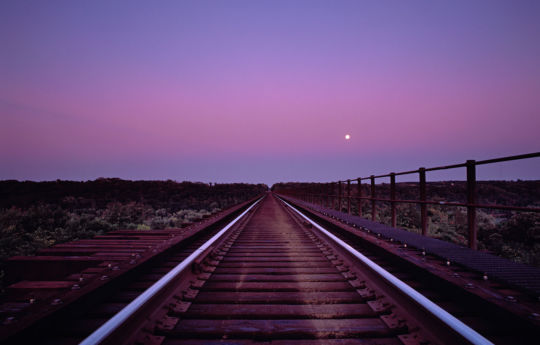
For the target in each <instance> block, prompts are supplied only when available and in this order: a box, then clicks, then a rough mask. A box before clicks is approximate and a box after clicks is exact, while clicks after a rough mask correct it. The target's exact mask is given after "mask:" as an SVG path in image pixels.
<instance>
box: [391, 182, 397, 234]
mask: <svg viewBox="0 0 540 345" xmlns="http://www.w3.org/2000/svg"><path fill="white" fill-rule="evenodd" d="M390 199H391V200H392V201H391V202H390V208H391V217H392V226H393V227H394V228H395V227H396V202H395V201H394V200H396V174H394V173H390Z"/></svg>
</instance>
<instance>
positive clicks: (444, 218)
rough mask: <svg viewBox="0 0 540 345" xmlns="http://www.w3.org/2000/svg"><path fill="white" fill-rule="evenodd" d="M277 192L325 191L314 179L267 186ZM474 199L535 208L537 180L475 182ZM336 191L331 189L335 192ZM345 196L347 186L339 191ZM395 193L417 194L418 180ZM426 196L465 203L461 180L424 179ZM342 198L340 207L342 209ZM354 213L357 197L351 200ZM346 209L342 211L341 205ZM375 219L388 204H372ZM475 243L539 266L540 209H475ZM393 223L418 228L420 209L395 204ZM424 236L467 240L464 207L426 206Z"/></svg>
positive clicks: (381, 189)
mask: <svg viewBox="0 0 540 345" xmlns="http://www.w3.org/2000/svg"><path fill="white" fill-rule="evenodd" d="M351 187H352V188H351V195H352V196H353V197H354V196H356V195H357V185H352V186H351ZM272 188H273V189H274V190H276V191H280V190H281V191H286V190H288V189H298V188H310V189H311V190H317V188H319V190H320V191H324V193H327V191H328V189H325V188H326V186H324V185H321V184H314V183H284V184H276V185H274V186H273V187H272ZM369 188H370V186H369V184H367V183H366V184H363V185H362V195H363V196H369V195H370V189H369ZM477 188H478V202H479V203H481V204H497V205H505V206H525V207H527V206H528V207H537V208H538V207H540V181H538V180H534V181H520V180H518V181H478V182H477ZM337 193H338V190H337V189H336V190H335V191H334V194H337ZM343 193H344V194H343V195H346V189H344V190H343ZM376 195H377V197H380V198H390V185H389V184H387V183H386V184H378V185H377V186H376ZM396 197H397V198H398V199H403V200H412V199H418V198H419V186H418V183H411V182H407V183H397V184H396ZM427 199H428V200H433V201H445V202H466V199H467V193H466V182H464V181H444V182H428V183H427ZM345 205H346V203H345V201H344V203H343V205H342V207H345ZM351 207H352V212H353V213H354V214H356V213H357V211H358V204H357V202H356V201H354V202H352V204H351ZM345 211H346V209H345ZM362 212H363V214H364V215H370V214H371V206H370V202H368V201H366V202H364V203H363V205H362ZM377 220H378V221H380V222H383V223H385V224H390V222H391V213H390V205H389V203H386V202H377ZM477 222H478V246H479V249H481V250H487V251H490V252H492V253H494V254H497V255H500V256H503V257H506V258H509V259H511V260H514V261H517V262H522V263H526V264H530V265H534V266H538V267H540V213H534V212H517V211H516V212H514V211H501V210H492V209H478V210H477ZM397 226H398V227H399V228H403V229H407V230H409V231H414V232H420V229H419V227H420V207H419V206H417V205H415V204H398V206H397ZM428 228H429V235H430V236H432V237H435V238H439V239H443V240H446V241H451V242H454V243H457V244H461V245H466V244H467V237H468V234H467V210H466V208H465V207H452V206H438V205H429V206H428Z"/></svg>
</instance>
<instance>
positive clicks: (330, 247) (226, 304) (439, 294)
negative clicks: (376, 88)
mask: <svg viewBox="0 0 540 345" xmlns="http://www.w3.org/2000/svg"><path fill="white" fill-rule="evenodd" d="M292 202H293V201H291V200H285V199H284V198H282V197H279V196H276V195H275V194H273V193H268V194H266V196H264V197H263V198H262V199H259V200H253V201H251V202H250V203H247V204H245V205H244V206H242V207H241V208H239V209H238V210H237V211H235V212H236V213H234V218H231V217H229V218H228V221H227V223H221V224H222V225H221V226H220V227H214V228H213V229H211V231H206V232H204V231H202V230H201V232H200V233H198V236H196V237H194V239H193V240H191V241H189V242H188V244H189V245H178V246H175V247H171V248H170V250H169V251H168V252H167V253H165V254H166V255H164V256H163V258H161V259H160V260H154V261H150V260H149V261H148V263H147V264H146V265H143V267H141V268H140V269H139V270H134V271H133V272H132V274H131V275H130V276H126V277H124V278H122V277H119V278H118V282H117V284H115V286H114V287H111V288H110V289H105V290H100V291H101V292H102V293H100V294H97V295H96V294H94V295H93V296H92V298H88V299H87V300H86V302H85V303H78V304H76V307H77V308H71V309H69V310H68V311H67V312H66V313H64V314H62V315H61V316H58V317H56V318H55V319H54V321H55V322H49V323H48V325H49V327H48V328H47V327H34V328H33V330H34V331H36V330H37V331H39V332H40V333H38V334H36V333H33V334H29V333H27V334H22V335H15V336H13V337H11V338H8V339H6V343H11V344H21V343H32V344H59V345H68V344H79V343H80V344H82V345H91V344H115V345H117V344H139V345H181V344H184V345H185V344H189V345H202V344H209V345H217V344H234V345H245V344H261V343H264V344H273V345H275V344H278V345H283V344H296V345H307V344H329V345H334V344H335V345H355V344H364V345H365V344H382V345H384V344H388V345H397V344H405V345H412V344H492V343H496V344H517V343H519V344H534V343H536V341H537V339H538V337H539V336H540V328H539V325H540V322H539V321H540V320H538V319H534V317H533V318H529V317H528V316H527V317H523V316H522V315H521V314H519V313H515V312H514V311H515V310H514V309H516V308H517V309H520V308H525V309H527V308H528V309H527V310H530V308H538V304H539V303H538V301H536V302H534V301H532V302H530V303H529V304H527V305H526V306H524V307H521V306H520V305H518V304H519V303H517V302H518V301H507V303H509V304H512V306H514V307H515V308H512V306H510V307H509V308H506V305H504V304H501V303H500V301H499V302H497V301H496V299H499V297H498V294H499V291H497V290H496V289H493V290H490V286H489V285H488V282H486V284H484V285H482V284H479V283H478V282H477V281H475V280H474V279H475V278H469V277H468V274H467V273H466V272H464V271H463V270H462V269H460V268H458V267H449V266H447V265H445V264H444V263H440V262H438V261H436V260H434V259H433V258H431V257H430V256H429V255H427V256H425V255H424V256H422V257H421V258H420V259H417V258H415V257H413V256H411V255H410V254H409V253H408V252H407V248H403V247H401V246H399V247H394V244H393V243H391V244H385V243H383V242H381V241H380V237H378V236H374V235H373V234H366V233H364V232H362V231H361V230H360V229H358V228H353V227H350V226H347V225H344V224H340V223H339V222H334V221H333V220H332V219H330V218H325V217H324V216H323V215H320V216H315V214H307V213H306V212H305V211H303V210H302V209H301V208H300V207H298V206H296V205H293V204H292ZM180 244H181V243H180ZM458 272H459V274H458ZM449 274H451V278H449V279H448V278H446V277H447V276H448V275H449ZM471 277H474V276H472V275H471ZM456 281H459V284H456ZM463 283H466V285H467V284H468V285H467V286H469V287H470V286H475V287H476V288H475V289H470V288H464V287H463V286H462V284H463ZM479 291H480V292H481V293H480V294H479V293H478V292H479ZM488 294H489V296H490V297H488V298H486V295H488ZM536 310H538V309H536ZM539 319H540V317H539ZM23 333H24V332H23Z"/></svg>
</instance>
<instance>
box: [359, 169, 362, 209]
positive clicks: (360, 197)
mask: <svg viewBox="0 0 540 345" xmlns="http://www.w3.org/2000/svg"><path fill="white" fill-rule="evenodd" d="M358 216H359V217H362V179H361V178H358Z"/></svg>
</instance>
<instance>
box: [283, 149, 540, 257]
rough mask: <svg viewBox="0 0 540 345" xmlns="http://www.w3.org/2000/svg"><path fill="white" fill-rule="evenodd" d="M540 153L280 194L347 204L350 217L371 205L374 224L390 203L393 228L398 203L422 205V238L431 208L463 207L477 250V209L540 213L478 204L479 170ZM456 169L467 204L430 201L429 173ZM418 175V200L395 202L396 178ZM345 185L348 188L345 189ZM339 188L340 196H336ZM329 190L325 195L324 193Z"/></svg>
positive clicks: (321, 202)
mask: <svg viewBox="0 0 540 345" xmlns="http://www.w3.org/2000/svg"><path fill="white" fill-rule="evenodd" d="M538 157H540V152H534V153H528V154H522V155H516V156H507V157H501V158H494V159H487V160H482V161H475V160H468V161H466V162H465V163H459V164H452V165H444V166H438V167H433V168H424V167H422V168H419V169H417V170H409V171H402V172H397V173H395V172H391V173H389V174H384V175H371V176H368V177H358V178H354V179H347V180H342V181H335V182H329V183H322V184H316V185H315V184H311V186H310V187H307V188H301V190H290V189H288V190H281V191H279V192H280V193H282V194H287V195H290V196H294V197H296V198H299V199H302V200H304V201H308V202H311V203H317V204H319V205H321V206H323V207H327V208H332V209H336V204H337V209H338V210H339V211H341V210H342V206H343V201H345V202H346V208H347V213H349V214H351V203H352V201H353V200H356V202H357V203H358V216H360V217H362V216H363V215H362V203H363V202H369V203H371V220H373V221H375V220H376V218H377V202H388V203H390V212H391V225H392V227H396V223H397V215H396V213H397V207H396V206H397V204H398V203H410V204H417V205H420V222H421V225H420V227H421V230H422V235H424V236H427V235H428V215H427V206H428V205H440V206H462V207H466V208H467V228H468V245H469V247H470V248H473V249H477V237H478V228H477V222H476V210H477V209H478V208H484V209H498V210H509V211H525V212H540V208H537V207H522V206H508V205H496V204H480V203H478V200H477V183H476V182H477V179H476V167H477V166H478V165H485V164H493V163H500V162H507V161H515V160H522V159H530V158H538ZM456 168H466V194H467V201H466V202H443V201H435V200H427V192H426V186H427V182H426V173H427V172H432V171H439V170H449V169H456ZM411 174H418V181H419V183H418V187H419V199H412V200H408V199H397V198H396V176H402V175H411ZM381 178H390V198H380V197H377V193H376V192H377V190H376V184H375V181H376V179H381ZM366 180H369V183H370V193H369V195H368V196H364V195H363V194H362V193H363V192H362V181H366ZM354 182H356V185H357V187H356V188H357V195H356V196H352V195H351V189H352V186H351V184H352V183H354ZM343 185H345V188H343ZM336 186H337V194H336V193H335V191H336ZM325 189H326V191H325Z"/></svg>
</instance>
